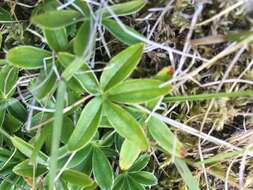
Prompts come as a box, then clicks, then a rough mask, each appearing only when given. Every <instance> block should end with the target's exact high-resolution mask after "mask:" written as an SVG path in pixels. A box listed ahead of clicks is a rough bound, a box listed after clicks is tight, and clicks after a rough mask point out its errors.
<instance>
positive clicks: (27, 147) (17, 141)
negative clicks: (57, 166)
mask: <svg viewBox="0 0 253 190" xmlns="http://www.w3.org/2000/svg"><path fill="white" fill-rule="evenodd" d="M11 142H12V144H13V145H14V146H15V147H16V148H17V149H18V150H19V151H20V152H22V153H23V154H24V155H26V156H27V157H28V158H30V157H31V155H32V152H33V149H34V147H33V146H32V145H31V144H29V143H27V142H25V141H24V140H23V139H21V138H19V137H17V136H14V137H11ZM47 159H48V157H47V156H46V155H45V154H44V153H43V152H39V154H38V157H37V159H36V161H37V162H38V163H40V164H42V165H47Z"/></svg>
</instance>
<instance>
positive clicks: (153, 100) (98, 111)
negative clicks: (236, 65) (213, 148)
mask: <svg viewBox="0 0 253 190" xmlns="http://www.w3.org/2000/svg"><path fill="white" fill-rule="evenodd" d="M145 5H146V1H144V0H134V1H129V2H126V3H120V4H115V5H111V6H104V7H102V8H101V7H97V8H96V11H93V9H92V7H90V5H89V4H87V3H85V1H82V0H75V1H74V2H73V3H72V4H71V5H69V6H68V8H64V9H61V10H58V8H60V7H61V4H60V3H59V2H58V1H54V0H48V1H42V2H41V3H39V4H38V6H37V7H36V8H34V9H33V12H32V16H31V23H32V24H34V25H32V28H33V29H34V31H33V32H34V33H35V34H36V35H37V36H38V37H39V38H40V39H39V43H42V44H43V46H42V45H41V44H37V43H34V44H33V45H20V46H17V47H13V48H10V49H8V48H7V49H8V52H7V54H6V58H5V59H1V60H0V66H1V70H0V133H1V136H0V142H1V148H0V177H1V184H0V189H11V188H12V189H17V188H21V189H30V188H31V187H32V188H33V189H49V190H53V189H96V188H100V189H105V190H108V189H113V190H118V189H122V190H135V189H137V190H142V189H147V188H150V187H151V186H154V185H157V183H158V180H157V179H156V173H155V170H156V169H157V168H153V167H148V164H149V163H150V162H151V165H154V163H153V162H157V158H156V157H155V156H156V155H155V156H154V157H155V159H154V160H153V159H151V161H150V155H151V154H153V153H154V152H158V153H157V155H158V156H159V157H160V158H158V159H161V160H162V162H163V161H164V162H165V165H166V164H168V163H174V165H175V168H176V169H177V173H178V174H180V176H181V178H182V179H183V181H184V183H185V184H186V186H187V187H188V188H189V189H191V190H197V189H199V181H197V180H196V178H195V176H193V174H192V172H191V170H190V168H189V167H188V166H191V167H193V168H196V169H201V167H202V164H207V165H208V167H210V168H208V169H210V171H211V172H212V175H214V176H217V177H218V178H222V179H223V180H224V178H225V177H224V176H225V174H224V171H225V170H223V169H222V168H219V167H218V166H217V165H215V166H213V165H211V164H217V163H218V162H220V161H221V160H223V159H226V158H231V157H236V156H241V155H243V153H244V150H241V149H240V150H236V151H232V152H229V153H226V154H222V155H220V154H218V155H216V156H213V157H211V158H207V159H205V160H203V161H198V162H195V161H193V160H192V159H191V158H189V157H186V155H187V150H188V147H190V146H189V145H188V144H186V143H184V141H181V140H179V139H182V137H181V134H179V135H175V133H174V131H173V130H171V129H170V127H169V126H168V125H167V124H166V123H165V122H163V121H162V120H160V119H159V118H157V117H155V115H152V111H154V110H155V111H157V110H156V108H157V107H156V105H157V104H159V103H160V102H161V101H163V102H165V103H171V102H177V103H180V102H185V101H196V100H198V101H200V100H209V99H214V98H221V97H230V98H234V97H238V96H252V91H250V90H246V91H240V92H231V93H227V92H224V93H201V94H198V95H192V96H171V95H169V94H170V92H171V89H172V87H173V86H171V85H163V84H164V82H166V81H168V80H169V79H170V78H171V77H172V76H171V75H172V72H173V71H171V70H170V69H169V68H167V67H165V68H163V69H162V70H161V71H160V72H158V73H157V74H156V75H155V76H152V77H151V79H149V78H145V79H143V78H142V79H139V78H138V79H137V78H136V77H135V78H134V79H131V78H130V76H132V74H133V72H134V71H135V69H136V68H137V66H138V64H139V63H140V62H141V60H142V57H143V54H144V48H145V44H144V43H143V42H142V41H141V40H140V39H141V38H144V37H143V36H141V34H139V33H138V32H137V31H135V30H134V29H133V28H131V27H128V26H126V25H124V27H125V28H126V29H127V30H129V31H130V32H132V33H133V34H135V35H134V36H133V35H129V34H128V33H127V32H126V31H125V30H123V29H122V26H121V25H120V24H119V23H118V22H117V20H114V19H113V18H115V16H126V15H131V14H133V13H136V12H138V11H139V10H140V9H142V8H143V7H144V6H145ZM0 13H1V14H0V23H7V24H8V26H9V24H10V23H12V22H14V21H13V20H14V19H13V18H12V16H11V14H10V13H9V12H8V11H6V10H5V9H3V8H0ZM36 26H38V27H39V28H37V27H36ZM101 26H102V27H104V29H106V30H107V31H108V32H109V33H111V34H112V35H113V36H114V37H115V38H116V39H118V40H119V41H120V42H123V43H124V45H126V46H127V47H126V48H125V49H124V50H123V51H120V52H117V54H116V55H114V56H113V57H112V58H111V60H110V61H109V63H108V64H107V65H106V66H105V67H103V68H100V67H98V68H97V65H95V67H94V65H93V61H94V57H95V53H96V37H97V36H96V35H97V34H98V33H99V32H101V28H100V27H101ZM242 34H243V35H241V34H240V33H239V35H238V34H231V35H228V36H227V39H228V40H232V41H238V42H241V41H243V40H245V39H247V38H248V37H251V36H252V34H251V33H250V32H246V33H242ZM3 36H4V37H2V34H0V44H2V42H3V43H4V44H5V43H7V41H8V38H9V39H10V38H14V37H13V36H8V37H5V34H3ZM21 41H22V40H21ZM21 41H20V42H18V44H19V43H23V42H24V41H22V42H21ZM243 42H244V41H243ZM12 45H13V44H11V45H9V44H8V46H6V47H9V46H12ZM6 47H5V48H6ZM41 47H43V48H41ZM24 79H26V80H27V81H28V82H27V81H25V82H24V81H23V80H24ZM22 84H24V85H22ZM140 105H141V106H145V107H146V108H148V112H151V114H149V113H147V112H145V111H143V109H139V108H140ZM157 112H160V110H158V111H157ZM160 113H161V112H160ZM180 137H181V138H180ZM189 149H190V148H189ZM159 167H160V166H159ZM161 168H162V166H161ZM144 169H145V171H144ZM159 169H160V168H159ZM227 180H228V181H229V182H230V183H231V184H236V182H234V181H235V179H234V178H233V177H231V176H229V178H228V179H227ZM158 188H159V187H158Z"/></svg>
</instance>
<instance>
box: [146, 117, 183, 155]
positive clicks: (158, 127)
mask: <svg viewBox="0 0 253 190" xmlns="http://www.w3.org/2000/svg"><path fill="white" fill-rule="evenodd" d="M148 130H149V132H150V134H151V136H152V137H153V138H154V140H155V141H156V142H157V143H158V144H159V146H161V147H162V148H163V149H164V150H165V151H166V152H167V153H169V154H172V155H175V156H177V157H183V156H184V154H185V152H186V150H185V149H184V147H183V145H182V144H181V143H180V142H179V141H178V139H177V137H176V136H175V135H174V134H173V133H172V132H171V130H170V129H169V128H168V126H167V125H166V124H165V123H163V122H162V121H160V120H159V119H157V118H154V117H151V118H150V120H149V122H148Z"/></svg>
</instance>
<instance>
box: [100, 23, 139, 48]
mask: <svg viewBox="0 0 253 190" xmlns="http://www.w3.org/2000/svg"><path fill="white" fill-rule="evenodd" d="M102 25H103V26H104V27H105V28H106V30H108V31H109V32H110V33H111V34H112V35H113V36H114V37H115V38H117V39H118V40H119V41H121V42H123V43H124V44H126V45H134V44H137V43H140V42H141V40H140V39H139V38H138V37H143V36H142V35H141V34H140V33H139V32H137V31H136V30H134V29H133V28H130V27H129V26H126V25H124V24H123V25H124V28H125V29H126V30H127V32H126V31H125V30H124V29H123V28H122V27H121V26H120V25H119V24H118V23H117V22H116V21H114V20H112V19H106V18H104V19H103V20H102ZM132 33H133V34H134V35H131V34H132ZM136 36H138V37H137V38H136Z"/></svg>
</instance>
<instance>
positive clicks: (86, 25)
mask: <svg viewBox="0 0 253 190" xmlns="http://www.w3.org/2000/svg"><path fill="white" fill-rule="evenodd" d="M92 26H93V24H92V20H91V19H90V20H85V21H84V22H83V24H82V25H81V26H80V28H79V30H78V32H77V35H76V37H75V39H74V53H75V54H76V55H78V56H81V57H85V56H86V55H87V53H88V52H89V51H91V49H92V48H93V44H94V41H95V39H93V38H92V36H93V35H94V34H92V32H93V31H92V28H93V27H92ZM86 60H87V58H86Z"/></svg>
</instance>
